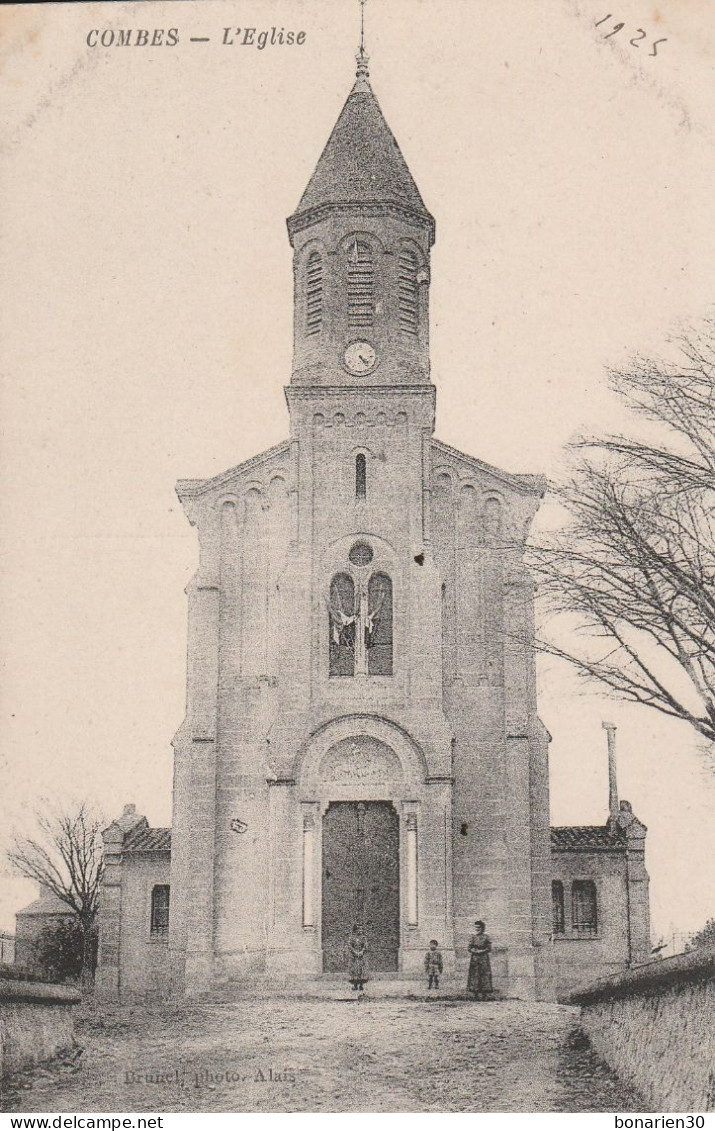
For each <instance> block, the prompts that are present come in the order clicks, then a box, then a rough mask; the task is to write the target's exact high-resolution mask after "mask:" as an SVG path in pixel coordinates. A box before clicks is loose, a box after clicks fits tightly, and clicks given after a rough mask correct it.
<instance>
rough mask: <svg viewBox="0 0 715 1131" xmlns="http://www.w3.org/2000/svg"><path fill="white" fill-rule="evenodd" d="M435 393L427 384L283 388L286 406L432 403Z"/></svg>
mask: <svg viewBox="0 0 715 1131" xmlns="http://www.w3.org/2000/svg"><path fill="white" fill-rule="evenodd" d="M436 392H437V390H436V389H435V386H434V385H432V384H427V383H425V384H424V385H286V388H285V395H286V400H287V401H288V404H290V402H291V401H292V400H327V399H328V398H329V397H340V398H341V399H346V398H347V399H350V400H352V399H356V398H357V399H358V400H364V399H365V397H366V396H373V395H376V396H378V397H394V396H395V395H399V396H408V397H416V396H421V397H425V396H428V397H429V399H430V400H431V402H432V403H434V402H435V394H436ZM485 466H486V465H485Z"/></svg>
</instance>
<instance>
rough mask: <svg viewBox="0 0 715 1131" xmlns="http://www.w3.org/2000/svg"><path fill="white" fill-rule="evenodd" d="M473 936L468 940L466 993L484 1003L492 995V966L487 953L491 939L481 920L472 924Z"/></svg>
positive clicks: (490, 947)
mask: <svg viewBox="0 0 715 1131" xmlns="http://www.w3.org/2000/svg"><path fill="white" fill-rule="evenodd" d="M474 927H475V934H473V935H472V937H471V939H470V940H469V948H468V949H469V954H470V959H469V977H468V978H467V991H468V992H469V993H471V994H474V996H475V998H476V1000H477V1001H485V1000H486V999H487V998H488V997H491V995H492V992H493V991H492V964H491V961H490V959H489V953H490V951H491V949H492V943H491V939H490V938H489V935H488V934H487V933H486V927H485V925H484V923H483V922H482V920H481V919H477V921H476V922H475V924H474Z"/></svg>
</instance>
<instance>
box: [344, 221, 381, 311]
mask: <svg viewBox="0 0 715 1131" xmlns="http://www.w3.org/2000/svg"><path fill="white" fill-rule="evenodd" d="M347 281H348V325H349V326H351V327H353V328H354V329H358V328H360V327H362V328H364V327H366V326H367V327H370V326H372V324H373V320H374V316H375V269H374V266H373V260H372V248H371V247H370V245H369V244H368V243H365V241H364V240H358V239H355V240H353V242H352V243H351V244H349V245H348V262H347Z"/></svg>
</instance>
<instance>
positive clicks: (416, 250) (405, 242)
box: [397, 236, 427, 267]
mask: <svg viewBox="0 0 715 1131" xmlns="http://www.w3.org/2000/svg"><path fill="white" fill-rule="evenodd" d="M401 247H404V248H405V250H406V251H411V252H412V253H413V255H414V256H415V258H416V259H417V266H418V267H426V266H427V256H426V255H425V251H424V248H422V247H421V246H420V244H419V243H418V242H417V240H413V239H411V238H410V237H409V236H400V238H399V239H398V241H397V250H398V251H399V249H400V248H401Z"/></svg>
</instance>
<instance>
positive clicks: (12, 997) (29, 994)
mask: <svg viewBox="0 0 715 1131" xmlns="http://www.w3.org/2000/svg"><path fill="white" fill-rule="evenodd" d="M81 1000H82V994H81V993H80V991H79V990H78V989H76V987H75V986H58V985H53V984H51V983H49V982H16V981H10V980H9V979H5V978H0V1005H2V1003H3V1002H7V1001H11V1002H16V1001H32V1002H38V1003H39V1004H45V1005H79V1003H80V1002H81Z"/></svg>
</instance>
